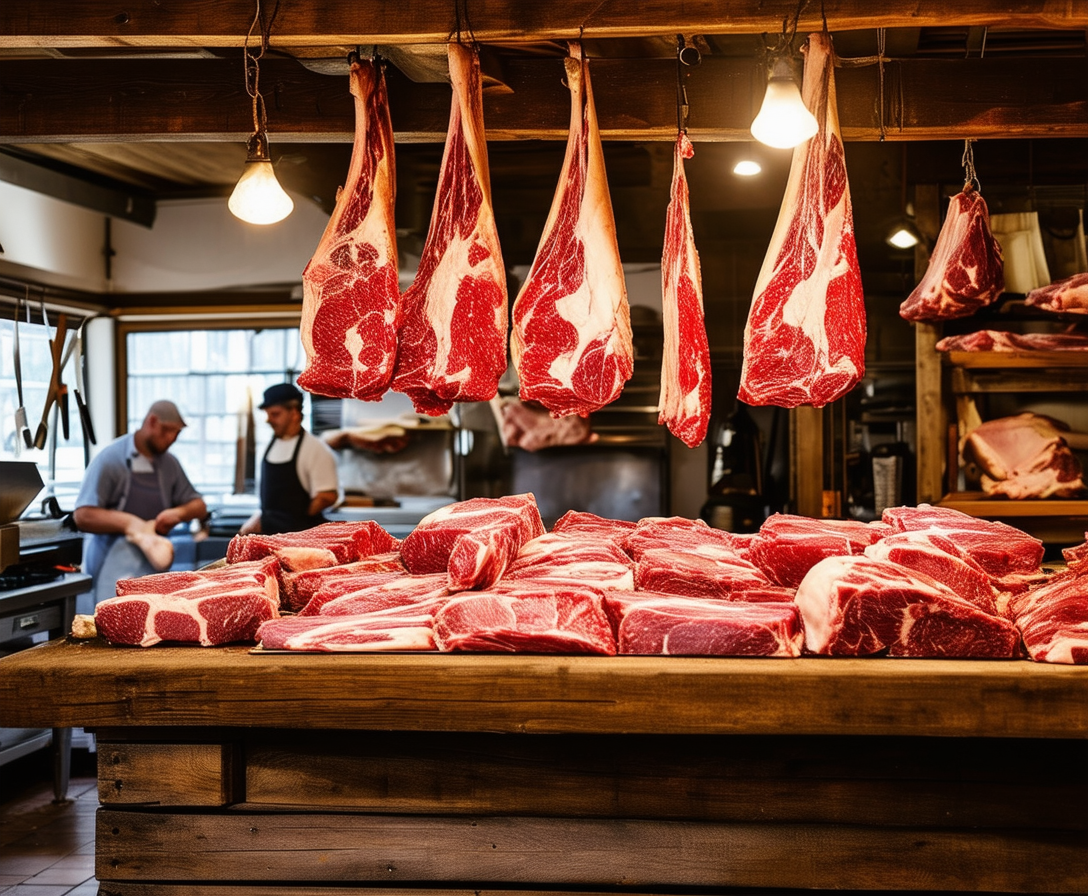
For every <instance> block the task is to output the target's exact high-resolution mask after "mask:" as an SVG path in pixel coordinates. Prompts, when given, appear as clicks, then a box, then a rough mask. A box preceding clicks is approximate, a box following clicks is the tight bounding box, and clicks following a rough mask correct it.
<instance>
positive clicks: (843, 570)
mask: <svg viewBox="0 0 1088 896" xmlns="http://www.w3.org/2000/svg"><path fill="white" fill-rule="evenodd" d="M796 601H797V606H798V607H800V608H801V616H802V617H803V620H804V627H805V648H806V649H808V650H810V651H812V652H813V653H822V654H829V655H832V656H869V655H871V654H876V653H882V652H887V655H888V656H905V657H950V658H978V657H989V658H1002V657H1015V656H1017V655H1018V651H1019V647H1020V633H1019V632H1018V631H1017V630H1016V626H1014V625H1013V624H1012V623H1011V622H1009V621H1008V620H1007V619H1002V618H1000V617H999V616H994V615H992V614H990V613H986V612H984V611H982V610H980V609H979V608H978V607H977V606H975V605H974V604H973V603H971V602H970V601H968V600H964V599H963V598H962V597H959V596H957V595H956V594H955V593H954V592H953V591H952V589H950V588H949V587H948V586H946V585H943V584H941V583H940V582H938V581H937V580H936V579H934V578H932V577H931V576H928V575H926V574H925V573H922V572H916V571H914V570H910V569H907V568H906V567H903V566H899V565H898V564H895V563H889V562H888V561H886V560H872V559H870V558H868V557H827V558H826V559H824V560H821V561H820V562H819V563H817V564H816V565H815V566H814V567H812V569H811V570H809V572H808V575H806V576H805V578H804V580H803V581H802V582H801V585H800V587H799V588H798V589H797V597H796Z"/></svg>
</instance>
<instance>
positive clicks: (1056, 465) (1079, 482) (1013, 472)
mask: <svg viewBox="0 0 1088 896" xmlns="http://www.w3.org/2000/svg"><path fill="white" fill-rule="evenodd" d="M1068 432H1069V427H1067V426H1065V424H1063V423H1059V422H1058V421H1057V420H1054V419H1053V418H1051V417H1045V416H1042V415H1040V414H1032V413H1023V414H1017V415H1016V416H1014V417H999V418H998V419H996V420H987V421H986V422H985V423H983V424H981V425H980V426H977V427H976V428H975V429H973V430H972V431H971V432H970V433H968V435H967V437H966V438H965V439H964V443H963V457H964V460H966V461H969V462H971V463H974V464H977V465H978V467H979V469H980V470H981V471H982V490H983V491H984V492H986V494H988V495H1002V496H1004V497H1006V498H1013V499H1022V498H1072V497H1076V496H1078V495H1082V494H1083V493H1084V490H1085V486H1084V479H1083V470H1082V469H1081V464H1080V461H1079V460H1078V459H1077V456H1076V455H1075V454H1074V453H1073V451H1072V450H1071V449H1070V447H1069V444H1068V443H1067V442H1066V439H1065V436H1066V435H1067V434H1068Z"/></svg>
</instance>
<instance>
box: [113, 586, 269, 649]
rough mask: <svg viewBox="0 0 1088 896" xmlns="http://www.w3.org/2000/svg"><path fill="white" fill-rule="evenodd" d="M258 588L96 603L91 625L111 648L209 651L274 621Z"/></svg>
mask: <svg viewBox="0 0 1088 896" xmlns="http://www.w3.org/2000/svg"><path fill="white" fill-rule="evenodd" d="M278 605H279V601H278V600H276V601H273V600H272V599H270V598H269V596H268V593H267V591H266V590H264V588H263V586H253V585H250V586H248V587H245V586H242V587H236V588H233V589H226V588H222V587H219V586H217V585H214V584H206V585H202V586H194V587H192V588H190V589H188V591H179V592H176V593H174V594H131V595H121V596H119V597H111V598H108V599H107V600H104V601H100V602H99V603H98V605H97V606H96V607H95V609H94V621H95V625H96V627H97V628H98V632H99V634H101V635H102V636H103V637H104V638H105V639H106V640H107V641H110V642H111V643H113V644H134V645H137V646H140V647H151V646H152V645H154V644H158V643H159V642H160V641H178V642H181V643H187V644H201V645H203V646H204V647H211V646H214V645H216V644H227V643H229V642H231V641H251V640H253V638H254V636H255V635H256V632H257V627H258V626H259V625H260V624H261V623H262V622H264V621H265V620H267V619H275V618H276V617H277V616H278V615H279V610H278Z"/></svg>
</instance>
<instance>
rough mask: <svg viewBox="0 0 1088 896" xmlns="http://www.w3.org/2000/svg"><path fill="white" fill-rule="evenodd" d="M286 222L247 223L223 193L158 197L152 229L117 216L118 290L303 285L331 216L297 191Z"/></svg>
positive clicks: (115, 280) (115, 278) (115, 265)
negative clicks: (232, 209) (195, 197)
mask: <svg viewBox="0 0 1088 896" xmlns="http://www.w3.org/2000/svg"><path fill="white" fill-rule="evenodd" d="M293 198H294V200H295V210H294V211H293V212H292V213H291V214H290V216H288V217H287V219H286V220H284V221H281V222H280V223H279V224H271V225H269V226H267V227H264V226H260V225H257V224H246V223H245V222H244V221H239V220H238V219H237V218H235V217H234V216H233V215H232V214H231V213H230V212H229V211H228V210H227V201H226V198H218V199H199V200H178V201H172V202H160V203H159V204H158V212H157V214H156V216H155V225H154V227H152V228H151V229H150V230H149V229H147V228H146V227H141V226H140V225H138V224H132V223H129V222H127V221H115V222H114V225H113V248H114V250H115V251H116V253H117V255H116V256H115V257H114V260H113V284H112V287H113V291H114V292H187V291H201V290H210V289H231V288H235V287H253V286H262V285H275V284H284V283H301V282H302V271H303V268H305V267H306V263H307V262H308V261H309V260H310V256H311V255H313V252H314V249H315V248H316V247H317V243H318V240H320V239H321V234H322V232H323V231H324V230H325V225H326V224H327V223H328V220H329V216H328V215H327V214H325V213H324V212H323V211H322V210H321V209H319V208H318V207H317V206H316V205H314V203H313V202H310V201H308V200H306V199H302V198H300V197H298V196H295V197H293Z"/></svg>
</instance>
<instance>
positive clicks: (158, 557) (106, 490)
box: [73, 400, 208, 604]
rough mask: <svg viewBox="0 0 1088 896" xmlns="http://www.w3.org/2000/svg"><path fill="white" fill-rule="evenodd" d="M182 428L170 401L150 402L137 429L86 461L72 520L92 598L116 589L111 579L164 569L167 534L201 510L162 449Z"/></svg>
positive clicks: (168, 554) (168, 557)
mask: <svg viewBox="0 0 1088 896" xmlns="http://www.w3.org/2000/svg"><path fill="white" fill-rule="evenodd" d="M184 426H185V421H184V420H183V419H182V417H181V413H180V412H179V411H178V409H177V406H176V405H175V404H174V403H173V402H172V401H165V400H162V401H156V402H155V403H154V404H152V405H151V407H150V408H149V409H148V412H147V416H145V417H144V422H143V424H142V425H141V426H140V428H139V429H138V430H136V431H135V432H133V433H128V434H127V435H123V436H121V437H120V438H117V439H115V440H114V441H113V442H111V443H110V444H109V445H107V446H106V447H105V448H103V449H102V450H101V451H100V452H99V453H98V454H97V455H95V457H94V459H93V460H92V461H91V463H90V465H89V466H88V467H87V472H86V474H85V475H84V478H83V484H82V485H81V487H80V490H79V496H78V497H77V498H76V507H75V512H74V513H73V519H74V521H75V524H76V526H78V527H79V529H80V530H81V531H83V532H87V533H90V534H91V537H90V538H89V539H88V540H87V543H86V544H85V546H84V552H83V561H84V562H83V566H84V571H85V572H87V573H89V574H90V575H91V576H92V577H93V578H94V599H95V603H96V604H97V603H98V602H99V601H101V600H105V599H106V598H108V597H113V596H114V595H115V594H116V590H117V580H118V579H122V578H133V577H135V576H142V575H147V574H148V573H151V572H156V571H161V570H164V569H167V568H169V566H170V564H171V563H172V562H173V559H174V549H173V545H172V544H171V542H170V540H169V539H168V538H166V537H165V536H166V534H167V533H168V532H170V530H171V529H173V528H174V527H175V526H176V525H178V523H185V522H189V521H190V520H194V519H204V517H206V516H207V515H208V508H207V507H206V506H205V504H204V499H203V498H202V497H201V496H200V494H199V493H198V492H197V490H196V489H195V488H193V485H192V483H191V482H189V479H188V477H187V476H186V475H185V471H184V470H183V469H182V468H181V464H180V463H179V462H178V459H177V458H176V457H174V456H173V455H172V454H170V453H169V450H170V446H171V445H173V444H174V442H175V441H176V440H177V437H178V435H179V433H180V432H181V430H182V428H183V427H184Z"/></svg>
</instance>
